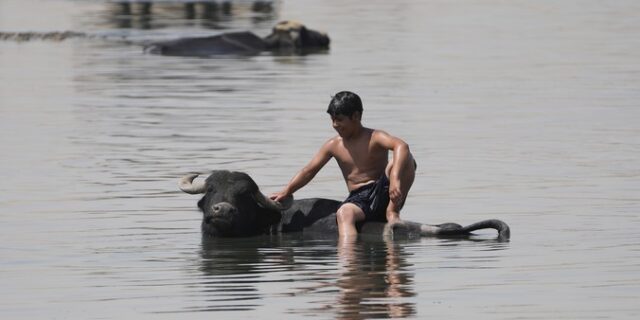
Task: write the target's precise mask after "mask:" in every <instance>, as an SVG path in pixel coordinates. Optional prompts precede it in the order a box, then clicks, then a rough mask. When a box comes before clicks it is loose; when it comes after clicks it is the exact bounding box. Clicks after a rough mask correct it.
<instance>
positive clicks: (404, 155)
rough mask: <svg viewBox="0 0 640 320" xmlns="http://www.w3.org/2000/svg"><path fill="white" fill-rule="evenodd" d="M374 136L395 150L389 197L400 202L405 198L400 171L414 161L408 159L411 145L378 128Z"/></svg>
mask: <svg viewBox="0 0 640 320" xmlns="http://www.w3.org/2000/svg"><path fill="white" fill-rule="evenodd" d="M373 137H374V142H376V143H377V144H379V145H380V146H382V147H383V148H385V149H387V150H391V151H393V163H394V165H393V166H392V167H391V172H390V173H389V199H391V201H393V202H394V203H398V204H399V203H400V202H401V201H402V199H403V198H404V197H403V196H404V195H403V194H402V191H401V190H402V189H401V188H400V173H401V172H403V171H404V170H405V169H406V168H405V166H406V164H407V163H412V161H411V162H410V161H408V160H410V158H411V152H410V150H409V145H408V144H407V143H406V142H404V141H403V140H402V139H400V138H397V137H394V136H392V135H390V134H388V133H386V132H384V131H380V130H376V131H375V132H374V135H373Z"/></svg>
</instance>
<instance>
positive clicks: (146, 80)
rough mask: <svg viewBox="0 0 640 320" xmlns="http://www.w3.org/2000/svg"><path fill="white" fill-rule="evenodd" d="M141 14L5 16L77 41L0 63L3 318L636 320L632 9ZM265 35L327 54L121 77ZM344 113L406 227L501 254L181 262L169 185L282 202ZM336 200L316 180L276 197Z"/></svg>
mask: <svg viewBox="0 0 640 320" xmlns="http://www.w3.org/2000/svg"><path fill="white" fill-rule="evenodd" d="M136 10H137V9H135V8H134V11H133V13H132V14H126V13H123V12H122V11H118V9H117V8H116V7H114V6H112V5H109V4H107V3H106V2H102V1H64V0H58V1H44V0H27V1H18V0H5V1H2V2H0V31H3V32H23V31H36V32H51V31H64V30H71V31H78V32H85V33H89V34H91V35H93V36H96V38H91V39H70V40H67V41H63V42H52V41H28V42H21V43H18V42H15V41H2V42H0V70H1V72H0V83H1V85H0V130H1V131H0V133H1V134H0V149H1V154H2V156H1V157H0V161H1V166H0V228H1V229H0V231H1V232H0V266H1V267H0V295H1V299H0V315H1V316H2V318H6V319H36V318H37V319H48V318H65V319H99V318H115V317H126V318H132V317H136V318H154V319H157V318H166V319H175V318H177V317H189V318H193V319H199V318H211V317H224V318H247V317H256V318H279V319H282V318H291V319H298V318H300V317H302V316H314V317H316V318H320V319H333V318H343V319H364V318H380V317H382V318H386V317H408V318H427V317H429V318H435V317H445V316H446V317H451V316H455V317H465V318H468V317H474V318H480V319H516V318H517V319H540V318H555V319H578V318H579V319H593V318H611V319H635V318H637V317H638V314H639V313H640V308H639V307H638V304H637V300H638V296H639V295H640V276H639V275H638V271H639V270H640V233H638V231H637V230H638V226H639V224H640V218H639V211H640V198H639V197H638V194H639V193H638V191H640V182H639V181H640V180H639V177H640V166H639V165H638V161H637V158H638V156H639V155H640V138H639V137H640V128H639V127H638V123H640V122H639V120H640V109H639V108H638V100H639V98H640V94H639V92H640V91H639V90H638V88H639V87H640V62H639V60H638V56H640V41H638V37H637V35H636V34H637V30H638V29H639V28H640V20H638V19H637V15H636V12H638V11H639V10H640V7H639V5H638V4H637V3H636V2H635V1H624V0H620V1H614V2H607V3H602V2H601V1H590V0H586V1H581V2H580V3H579V4H577V3H575V2H574V1H565V0H560V1H542V2H541V1H532V0H517V1H506V2H505V1H494V0H487V1H480V2H478V1H466V0H462V1H433V0H430V1H348V2H344V1H284V0H283V1H278V2H276V3H275V5H274V10H273V11H271V12H266V13H264V12H253V11H251V9H250V4H248V2H241V1H238V2H235V3H234V9H233V10H232V11H231V12H230V13H223V12H219V13H215V14H214V15H213V16H211V17H207V16H202V15H200V13H197V14H196V16H195V18H190V17H189V16H187V15H186V14H185V11H184V10H183V9H182V7H181V6H180V5H170V4H165V5H157V6H156V7H154V9H153V15H152V16H150V17H149V16H142V15H140V14H138V13H137V12H138V11H136ZM198 12H199V11H198ZM282 19H297V20H300V21H302V22H304V23H305V24H307V25H308V26H309V27H311V28H315V29H321V30H325V31H327V32H328V33H329V35H330V36H331V39H332V48H331V51H330V52H329V53H328V54H318V55H307V56H298V57H281V56H280V57H277V56H270V55H261V56H256V57H227V58H219V59H193V58H175V57H158V56H149V55H144V54H142V49H141V44H142V43H144V42H146V41H152V40H159V39H169V38H175V37H180V36H192V35H206V34H215V33H219V32H223V31H233V30H252V31H254V32H255V33H257V34H259V35H261V36H263V35H266V34H268V32H269V29H270V27H271V26H272V25H273V24H275V22H276V21H278V20H282ZM344 89H348V90H352V91H355V92H357V93H359V94H360V95H361V96H362V98H363V101H364V104H365V113H364V123H365V124H366V125H368V126H371V127H376V128H382V129H385V130H387V131H389V132H390V133H392V134H394V135H397V136H400V137H402V138H404V139H405V140H406V141H408V142H409V144H410V145H411V149H412V151H413V153H414V155H415V156H416V158H417V159H418V163H419V168H418V173H417V177H416V182H415V184H414V187H413V189H412V191H411V194H410V196H409V199H408V200H407V201H408V202H407V205H406V207H405V210H404V211H403V214H402V216H403V217H404V218H405V219H409V220H414V221H420V222H425V223H441V222H446V221H454V222H459V223H462V224H467V223H472V222H476V221H478V220H482V219H486V218H499V219H502V220H505V221H506V222H508V223H509V224H510V225H511V227H512V240H511V241H510V242H508V243H499V242H495V241H494V240H493V239H494V237H495V235H494V234H492V233H491V232H481V233H480V234H478V235H477V236H475V237H473V238H471V239H466V240H445V239H421V240H414V241H392V242H389V241H387V242H385V241H382V240H379V239H360V240H359V241H357V242H355V243H345V244H343V245H342V246H338V245H337V243H336V241H335V240H334V239H331V238H330V239H314V238H309V237H303V236H301V235H287V236H283V237H259V238H251V239H234V240H226V239H221V240H202V239H201V237H200V230H199V223H200V216H199V213H198V211H197V209H196V207H195V204H196V202H197V200H198V197H195V196H190V195H187V194H183V193H180V192H179V191H177V188H176V181H177V178H178V177H179V176H180V175H182V174H184V173H186V172H191V171H207V170H212V169H230V170H241V171H245V172H248V173H249V174H251V176H252V177H253V178H254V179H255V180H256V182H257V183H258V184H259V185H260V186H261V188H262V189H263V190H264V192H265V193H269V192H274V191H277V190H279V188H280V187H281V186H282V185H283V184H285V183H286V182H287V181H288V180H289V179H290V177H291V176H292V175H293V174H294V173H295V171H296V170H298V169H299V168H300V167H301V166H303V165H304V164H305V163H306V161H307V160H308V159H309V158H310V157H311V156H312V155H313V154H314V152H315V151H316V149H317V148H318V146H319V145H320V144H321V143H323V142H324V141H325V140H326V139H327V138H328V137H329V136H331V135H332V134H333V132H332V129H331V127H330V123H329V119H328V117H327V115H326V114H325V113H324V110H325V108H326V105H327V103H328V101H329V98H330V95H331V94H333V93H335V92H337V91H340V90H344ZM345 193H346V191H345V186H344V183H343V182H342V181H341V178H340V174H339V172H338V170H337V167H336V166H335V164H333V163H331V164H329V165H328V166H327V167H326V168H325V169H324V170H323V171H322V172H321V173H320V174H319V176H318V177H317V178H316V179H315V180H314V182H313V183H312V184H310V185H309V186H308V187H306V188H305V189H303V190H301V191H300V192H299V193H298V194H296V196H297V197H298V198H303V197H309V196H322V197H327V198H334V199H341V198H343V197H344V196H345Z"/></svg>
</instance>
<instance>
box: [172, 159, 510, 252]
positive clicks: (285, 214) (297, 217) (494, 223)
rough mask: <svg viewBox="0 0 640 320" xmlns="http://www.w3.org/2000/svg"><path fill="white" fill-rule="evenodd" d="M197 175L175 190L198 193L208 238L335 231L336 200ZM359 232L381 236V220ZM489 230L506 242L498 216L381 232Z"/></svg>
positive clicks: (242, 179) (240, 178) (217, 174)
mask: <svg viewBox="0 0 640 320" xmlns="http://www.w3.org/2000/svg"><path fill="white" fill-rule="evenodd" d="M198 175H199V174H197V173H194V174H189V175H186V176H184V177H182V178H181V179H180V182H179V187H180V190H182V191H184V192H186V193H189V194H201V193H203V194H204V197H202V199H201V200H200V201H199V202H198V207H199V208H200V210H202V212H203V219H202V232H203V233H204V234H205V235H209V236H214V237H248V236H255V235H260V234H274V233H278V232H301V231H303V232H309V233H322V234H333V235H336V236H337V234H338V226H337V222H336V214H335V212H336V211H337V209H338V207H339V206H340V202H339V201H335V200H329V199H321V198H311V199H301V200H293V199H292V198H291V199H288V200H287V201H285V203H278V202H275V201H273V200H271V199H269V197H267V196H265V195H264V194H262V192H261V191H260V189H259V188H258V185H257V184H256V183H255V182H254V181H253V179H251V177H250V176H249V175H247V174H246V173H243V172H231V171H226V170H219V171H213V172H212V173H211V174H210V175H209V177H208V178H207V179H206V180H205V181H194V179H195V178H196V177H197V176H198ZM357 227H358V229H359V231H360V232H361V233H365V234H375V235H382V234H383V232H384V230H385V223H382V222H372V221H370V222H363V223H360V224H359V225H358V226H357ZM487 228H489V229H495V230H496V231H497V232H498V239H499V240H508V239H509V237H510V230H509V226H508V225H507V224H506V223H504V222H502V221H500V220H485V221H481V222H478V223H474V224H471V225H468V226H466V227H463V226H461V225H459V224H456V223H445V224H439V225H429V224H421V223H417V222H410V221H404V223H402V224H397V225H394V226H393V230H387V232H391V233H392V234H394V235H407V236H410V237H413V236H439V237H448V236H466V235H471V232H472V231H475V230H479V229H487Z"/></svg>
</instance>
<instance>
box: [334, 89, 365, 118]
mask: <svg viewBox="0 0 640 320" xmlns="http://www.w3.org/2000/svg"><path fill="white" fill-rule="evenodd" d="M356 112H360V114H362V100H360V97H358V95H357V94H355V93H353V92H350V91H340V92H338V93H336V95H335V96H333V97H331V102H329V108H327V113H328V114H330V115H331V116H332V117H335V116H337V115H345V116H347V117H349V118H351V116H352V115H353V114H354V113H356Z"/></svg>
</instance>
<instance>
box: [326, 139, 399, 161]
mask: <svg viewBox="0 0 640 320" xmlns="http://www.w3.org/2000/svg"><path fill="white" fill-rule="evenodd" d="M387 156H388V152H387V150H384V149H382V148H377V147H376V146H373V145H370V144H368V143H350V144H345V143H343V144H341V145H340V146H338V148H336V150H335V152H334V157H335V158H336V160H337V161H338V163H340V164H341V165H346V166H356V167H361V166H364V167H368V166H370V165H374V164H376V163H378V162H381V161H386V159H387Z"/></svg>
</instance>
